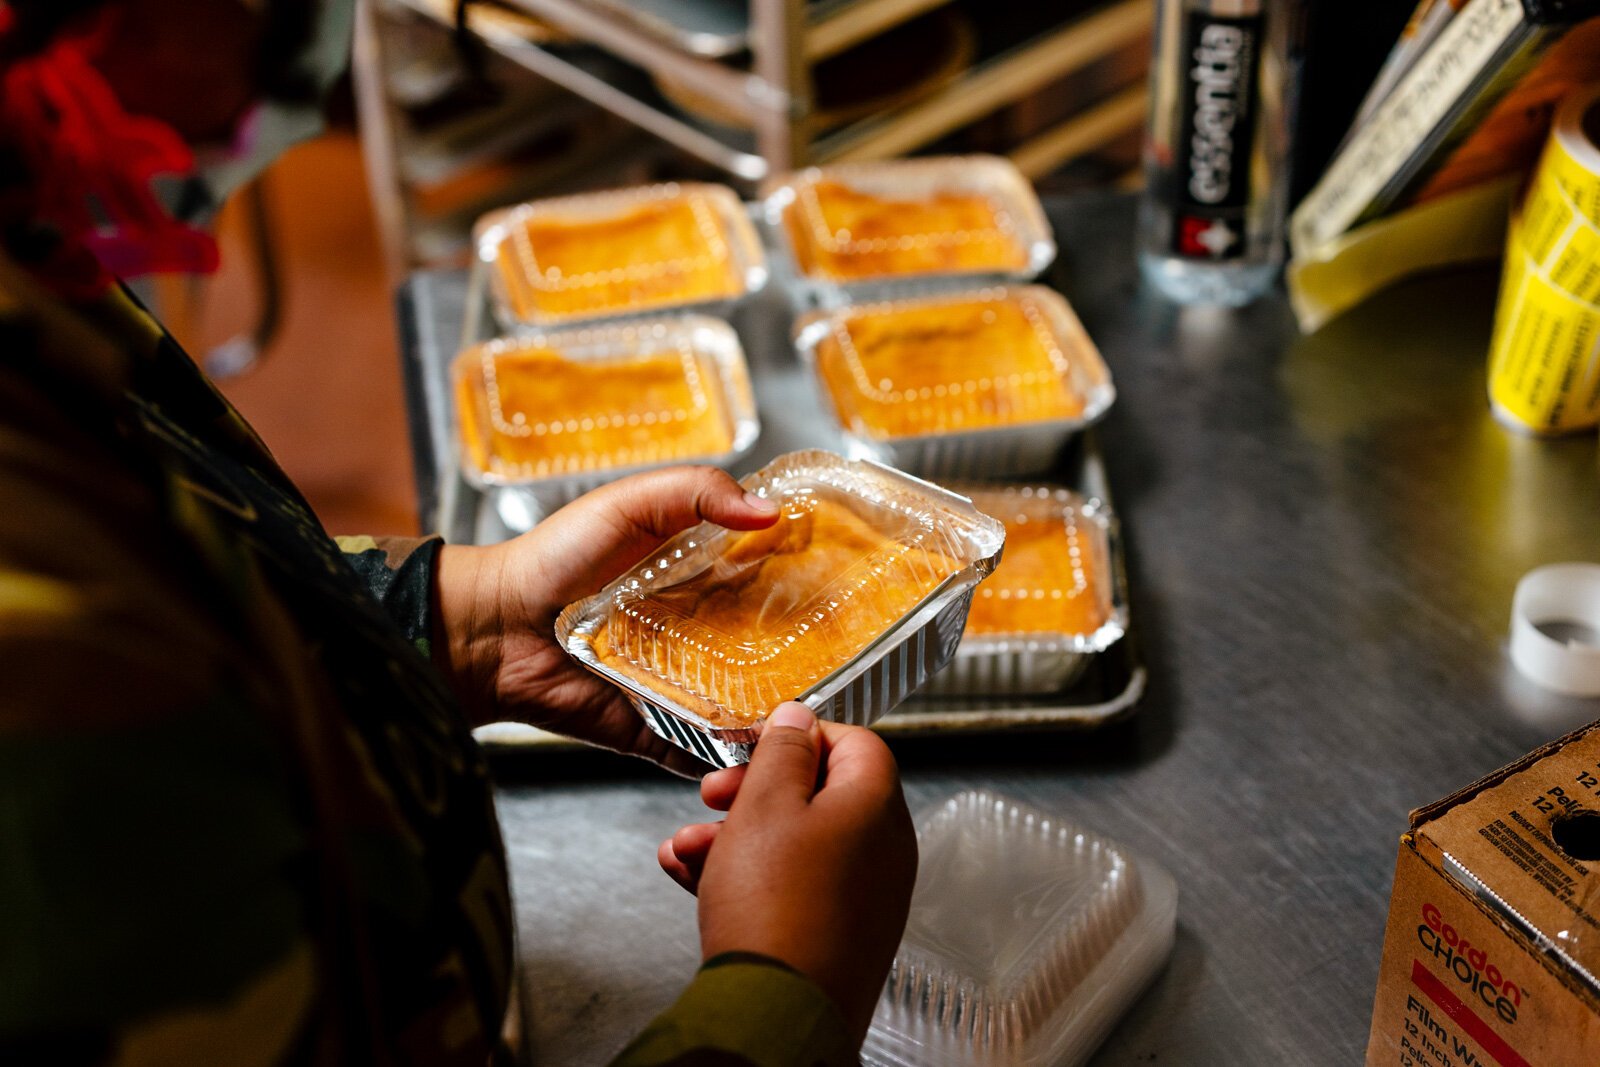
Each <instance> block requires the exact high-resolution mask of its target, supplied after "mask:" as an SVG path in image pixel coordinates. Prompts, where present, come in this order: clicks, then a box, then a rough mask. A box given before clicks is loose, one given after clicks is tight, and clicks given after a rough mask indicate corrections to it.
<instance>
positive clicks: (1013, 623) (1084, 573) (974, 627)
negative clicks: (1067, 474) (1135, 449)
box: [922, 486, 1128, 697]
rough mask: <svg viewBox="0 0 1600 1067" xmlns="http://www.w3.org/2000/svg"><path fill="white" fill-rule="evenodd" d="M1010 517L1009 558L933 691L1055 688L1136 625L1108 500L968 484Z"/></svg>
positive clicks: (1004, 692)
mask: <svg viewBox="0 0 1600 1067" xmlns="http://www.w3.org/2000/svg"><path fill="white" fill-rule="evenodd" d="M958 491H960V492H963V493H967V494H968V495H969V496H970V497H971V499H972V503H973V506H975V507H976V508H977V509H978V510H979V511H982V512H983V513H984V514H986V515H990V516H993V517H994V518H996V519H999V520H1000V521H1001V522H1002V523H1004V524H1005V528H1006V557H1005V562H1004V563H1002V564H1000V566H998V567H997V568H995V572H994V574H993V575H992V576H990V578H989V580H988V581H986V582H984V583H983V585H981V586H980V587H979V588H978V591H977V592H976V593H975V594H974V595H973V599H972V610H971V612H969V613H968V615H967V627H966V631H965V633H964V634H963V636H962V638H961V646H960V647H959V648H958V649H956V654H955V656H954V658H952V659H951V661H950V663H949V665H948V666H946V667H945V669H944V670H942V671H940V672H939V673H938V674H937V675H935V676H934V677H933V678H932V679H930V680H929V682H928V684H927V686H925V687H924V688H923V690H922V695H924V696H995V697H1002V696H1013V695H1017V696H1023V695H1035V694H1041V693H1054V692H1059V691H1060V690H1062V689H1065V688H1066V687H1067V686H1069V685H1071V684H1072V683H1073V682H1074V681H1076V680H1077V678H1078V676H1079V675H1080V674H1081V673H1082V672H1083V669H1084V667H1085V666H1087V665H1088V663H1089V660H1090V658H1091V657H1093V656H1094V655H1095V654H1096V653H1099V652H1104V651H1105V650H1106V649H1108V648H1110V647H1111V646H1112V645H1114V644H1115V643H1116V642H1118V641H1120V640H1121V639H1122V637H1123V635H1124V634H1125V633H1126V632H1127V628H1128V606H1127V591H1126V589H1125V588H1124V586H1123V582H1122V576H1121V574H1120V573H1119V572H1118V571H1117V569H1116V566H1115V563H1114V559H1115V556H1114V553H1113V552H1112V548H1111V546H1112V538H1113V536H1114V534H1115V526H1116V520H1115V518H1114V517H1113V516H1112V515H1111V513H1110V510H1109V509H1108V508H1106V506H1105V505H1104V504H1101V503H1100V502H1098V501H1094V500H1086V499H1084V498H1083V497H1081V496H1079V495H1078V494H1077V493H1074V492H1072V491H1070V490H1067V489H1061V488H1057V487H1053V486H968V487H958Z"/></svg>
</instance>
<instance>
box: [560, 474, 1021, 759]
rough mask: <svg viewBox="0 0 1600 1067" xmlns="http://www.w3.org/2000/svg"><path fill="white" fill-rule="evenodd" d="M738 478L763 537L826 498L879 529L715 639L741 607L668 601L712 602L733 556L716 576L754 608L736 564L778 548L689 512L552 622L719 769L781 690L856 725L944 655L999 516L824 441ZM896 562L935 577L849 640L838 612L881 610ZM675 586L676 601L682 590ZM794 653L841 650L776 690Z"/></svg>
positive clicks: (751, 734)
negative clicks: (816, 672) (684, 607)
mask: <svg viewBox="0 0 1600 1067" xmlns="http://www.w3.org/2000/svg"><path fill="white" fill-rule="evenodd" d="M741 484H743V485H744V486H745V487H746V488H747V489H749V490H751V491H752V492H756V493H759V494H761V495H763V496H766V497H768V498H769V499H773V500H776V501H778V502H779V503H780V504H781V505H782V506H783V508H784V516H785V517H784V518H783V519H780V522H779V526H777V527H774V528H773V530H772V534H773V536H772V537H769V538H766V541H767V542H770V543H771V544H774V545H779V544H788V543H789V538H791V537H792V536H797V535H792V534H790V533H788V532H784V533H782V535H781V536H779V535H778V534H779V531H782V530H786V529H787V528H786V527H785V524H786V523H791V522H792V523H795V524H796V525H795V526H794V527H793V529H796V530H799V529H801V528H802V524H805V523H808V522H809V523H812V524H813V526H812V527H807V528H808V529H810V528H814V529H821V527H822V525H823V523H824V518H823V516H824V515H825V512H823V511H822V510H820V509H821V508H822V507H824V506H830V507H831V506H838V507H845V508H848V509H849V510H850V518H849V520H848V521H849V523H850V524H851V526H852V527H853V528H855V529H860V528H863V527H865V528H876V529H878V531H879V533H880V534H881V538H880V540H881V544H882V546H884V547H882V548H881V550H880V549H879V548H878V547H873V548H872V549H871V550H870V551H868V552H866V554H855V555H848V554H847V555H845V556H840V557H837V565H835V560H836V557H835V556H831V555H830V556H827V557H818V558H821V559H824V562H825V565H823V566H821V567H820V568H816V569H814V570H813V571H812V572H807V571H805V570H804V569H803V568H802V569H800V570H795V571H790V572H788V573H794V574H803V573H812V574H813V575H814V576H813V577H811V578H808V579H806V581H810V582H812V583H814V584H812V585H810V586H807V587H805V588H799V587H796V586H785V587H784V588H785V589H786V590H788V591H790V592H792V595H786V596H785V597H782V598H779V599H782V600H783V601H784V604H783V605H782V606H781V607H778V608H774V609H773V611H772V614H771V617H770V619H769V620H768V621H767V622H750V623H748V624H741V625H745V626H746V628H745V629H744V630H742V631H741V632H739V633H738V634H735V635H732V636H729V634H728V633H727V632H726V631H725V630H719V629H717V628H716V627H722V626H723V625H724V622H725V617H726V616H727V615H728V614H729V613H738V612H739V611H740V610H741V609H740V608H739V606H738V604H737V603H735V604H734V605H733V606H732V607H725V608H724V609H723V610H722V612H721V614H710V615H706V616H704V617H702V618H699V619H696V618H692V617H691V616H690V615H689V614H685V613H681V612H680V608H679V607H676V606H674V605H676V604H681V603H688V602H689V601H690V599H693V598H699V599H695V600H694V601H693V602H694V603H695V604H704V603H709V602H711V598H712V597H715V596H718V595H721V589H719V587H718V586H717V585H716V584H715V582H716V581H718V580H720V579H719V578H718V575H720V574H722V573H723V571H724V570H725V569H727V568H729V567H732V568H735V570H734V571H732V572H731V573H734V574H736V575H738V581H737V583H734V584H733V585H731V586H724V587H722V588H728V587H734V588H737V589H739V590H740V593H739V594H738V595H740V596H745V597H747V598H749V599H750V601H751V602H752V603H754V604H755V605H756V609H755V610H756V612H757V617H760V616H759V613H760V612H761V611H765V606H766V604H767V603H768V602H770V601H771V600H772V599H773V598H772V594H771V592H770V591H768V590H759V586H758V584H757V583H758V582H759V581H760V579H759V578H757V579H755V580H753V581H749V582H747V581H746V577H745V575H746V573H747V572H743V571H738V570H737V568H748V567H752V566H754V567H758V568H759V567H764V566H767V565H768V561H770V560H774V559H779V558H781V551H782V550H771V552H770V554H769V555H762V554H760V552H758V551H757V550H754V549H752V548H751V547H750V546H751V544H753V543H754V542H753V541H752V539H751V538H752V536H753V535H739V534H736V533H733V532H731V531H727V530H723V529H721V528H720V527H716V526H712V525H710V524H706V523H702V524H701V525H699V526H696V527H694V528H693V529H691V530H687V531H685V532H684V533H682V534H679V535H678V536H677V537H675V538H673V539H672V540H670V541H668V542H667V543H666V544H664V545H663V546H662V547H661V549H660V550H659V551H658V552H656V553H654V554H653V555H652V557H651V558H650V559H647V560H645V561H644V562H642V563H640V564H639V565H637V566H636V567H634V568H633V569H632V570H630V571H629V572H628V573H626V574H624V575H622V576H621V577H620V578H618V579H617V580H616V581H614V582H612V583H611V584H610V585H608V586H607V587H606V588H605V589H603V590H601V591H600V593H598V594H597V595H595V596H593V597H589V598H587V599H585V600H582V601H579V602H577V603H575V604H572V605H569V606H568V607H567V608H566V610H564V611H563V612H562V613H561V615H560V617H559V618H557V620H556V625H555V636H556V640H557V641H558V643H560V645H561V646H562V647H563V648H564V649H566V650H567V652H568V653H569V654H570V655H572V656H573V657H574V658H575V659H577V660H578V661H579V662H580V663H582V664H583V665H584V666H585V667H587V668H588V669H590V670H592V671H594V672H595V673H596V674H599V675H600V676H602V677H604V678H607V679H609V680H610V681H612V682H614V683H615V684H616V685H618V686H619V687H620V688H622V689H623V691H624V692H626V693H627V694H628V696H629V697H630V699H631V700H632V701H633V703H634V705H635V706H636V707H637V708H638V709H639V712H640V714H641V715H642V716H643V717H644V719H645V722H646V723H647V724H648V725H649V726H650V728H651V729H653V730H654V731H656V732H657V733H658V734H660V735H661V736H662V737H665V738H666V739H667V740H669V741H671V742H672V743H674V744H676V745H678V746H679V747H681V748H684V749H686V750H687V751H689V752H692V753H693V754H695V755H696V756H699V757H700V758H701V759H703V760H705V761H706V762H708V763H711V764H713V765H716V766H723V767H726V766H733V765H736V764H739V763H743V762H746V761H747V760H748V759H749V758H750V752H751V750H752V748H753V747H754V745H755V742H756V740H757V738H758V737H759V736H760V732H761V722H762V720H763V719H764V718H765V716H766V714H767V713H768V712H770V711H771V710H772V708H773V707H776V705H777V704H778V703H780V702H781V701H782V700H785V699H794V700H800V701H803V702H804V703H806V704H808V705H810V707H811V708H812V709H813V710H814V711H815V712H816V713H817V715H818V717H819V718H823V719H828V720H832V721H835V722H845V723H852V724H855V725H862V726H865V725H868V724H870V723H872V722H873V721H875V720H877V719H878V718H880V717H881V716H883V715H884V714H886V713H887V712H889V711H890V710H891V709H892V708H894V706H895V705H897V704H898V703H900V701H901V700H903V699H905V697H906V696H908V695H909V694H910V693H911V692H913V691H914V690H916V689H917V688H918V687H919V686H921V685H922V684H923V683H924V682H925V681H926V680H927V679H928V678H929V677H931V676H932V675H933V674H935V673H937V672H938V671H939V669H940V668H942V667H943V666H944V665H945V664H947V663H948V662H949V661H950V659H951V657H952V656H954V655H955V651H956V647H957V645H959V644H960V641H961V632H962V630H963V629H964V627H965V625H966V618H967V610H968V608H969V607H970V605H971V601H972V590H973V588H974V587H975V586H976V585H977V584H978V582H979V581H981V580H982V579H983V578H984V577H986V576H987V575H988V574H989V573H991V572H992V571H993V569H994V567H995V565H996V564H997V563H998V562H999V560H1000V554H1001V549H1002V547H1003V545H1004V542H1005V528H1004V527H1003V526H1002V525H1001V524H1000V523H999V522H998V521H996V520H994V519H992V518H990V517H989V516H987V515H984V514H983V513H981V512H980V511H978V510H977V509H976V508H974V507H973V506H972V504H971V502H970V501H969V500H967V499H966V498H965V497H961V496H957V495H956V494H954V493H950V492H948V491H946V490H943V489H940V488H938V487H936V486H932V485H929V484H928V483H926V482H923V481H920V480H918V479H916V478H913V477H911V476H909V475H906V474H904V473H902V472H900V471H896V470H891V469H889V468H885V467H883V466H881V465H879V464H876V463H871V462H853V461H849V460H845V459H843V458H841V457H839V456H836V455H834V454H833V453H830V452H823V451H819V450H809V451H803V452H792V453H789V454H788V455H784V456H779V457H778V458H777V459H775V460H773V461H772V462H771V463H769V464H768V465H767V466H765V467H763V468H762V469H761V470H759V471H757V472H755V473H754V474H751V475H749V476H747V477H746V478H744V479H743V480H742V482H741ZM830 500H831V501H835V502H842V503H836V504H829V503H828V501H830ZM808 516H809V518H808ZM827 521H828V522H832V521H833V520H832V519H829V520H827ZM838 528H839V529H843V528H844V527H843V526H840V527H838ZM843 543H845V542H844V541H843V540H840V541H838V542H835V544H843ZM819 544H820V545H821V548H820V549H819V548H818V545H819ZM817 550H821V551H831V549H830V548H829V546H828V545H827V544H825V543H822V542H819V541H810V542H808V543H807V547H806V548H805V549H803V550H801V554H800V555H797V556H793V557H790V558H799V559H802V560H803V553H804V552H808V551H817ZM761 551H768V550H766V549H762V550H761ZM850 551H851V552H852V553H854V552H855V551H856V550H855V549H854V548H852V549H851V550H850ZM918 553H923V554H924V555H922V556H918V555H917V554H918ZM922 559H926V560H929V561H937V562H936V563H928V564H927V565H926V567H925V568H924V569H921V570H917V568H923V567H924V565H923V564H922V563H921V562H918V561H919V560H922ZM730 560H732V561H734V562H732V563H730V562H729V561H730ZM774 566H777V564H774ZM896 567H899V568H902V569H904V573H906V574H910V573H912V571H913V570H915V571H916V573H919V574H922V575H924V576H925V581H923V582H921V583H919V585H927V583H934V584H931V587H930V588H928V591H927V592H926V593H924V594H923V595H922V597H921V599H920V600H918V601H917V602H916V603H915V604H914V605H912V606H910V607H909V608H908V609H905V610H903V611H900V612H899V613H898V614H894V615H893V616H892V617H891V618H888V621H887V622H885V623H884V624H883V626H882V629H881V631H879V632H878V633H877V636H875V637H873V638H872V639H871V640H869V641H867V642H866V643H865V644H864V645H859V638H858V637H855V636H853V635H854V634H856V633H859V629H860V627H859V625H852V619H851V617H850V616H849V614H848V613H849V612H851V611H863V612H865V611H879V612H880V613H881V612H882V611H883V610H885V608H884V607H883V605H885V604H888V603H890V602H889V601H887V600H880V599H878V598H879V597H880V595H882V594H880V592H879V591H878V590H879V585H876V584H874V583H883V584H882V588H883V589H899V590H901V593H902V595H903V590H904V585H903V583H901V584H897V583H896V574H898V573H900V572H898V571H895V570H893V568H896ZM775 573H782V572H775ZM940 575H942V577H940ZM772 580H773V581H777V580H778V579H772ZM686 590H687V591H688V593H689V599H686V598H685V597H684V595H683V594H684V591H686ZM708 590H709V592H708ZM748 590H759V591H758V592H754V593H752V592H748ZM675 598H676V599H675ZM763 598H766V599H765V600H763ZM718 603H722V604H726V603H727V602H726V601H719V602H718ZM874 605H877V606H876V607H875V606H874ZM697 610H698V609H697ZM870 617H872V618H874V619H876V618H877V617H878V616H870ZM708 619H709V620H710V621H709V622H707V621H706V620H708ZM859 619H860V616H856V617H855V620H854V621H855V622H856V623H859ZM608 627H610V628H611V629H610V630H607V628H608ZM605 642H609V645H608V647H609V648H611V649H612V650H613V652H612V654H611V655H610V656H609V657H607V656H603V655H602V654H601V653H600V652H599V651H598V650H597V645H600V644H602V643H605ZM791 649H794V650H796V652H793V653H792V652H790V651H789V650H791ZM796 653H798V654H800V655H802V656H811V657H813V658H811V659H810V660H804V659H802V662H810V663H816V662H821V660H819V659H817V658H816V657H818V656H819V655H820V656H825V657H828V658H829V660H830V661H833V660H837V659H838V658H839V657H847V658H843V659H842V661H841V662H838V665H837V666H834V667H832V668H831V669H829V670H828V671H827V673H826V674H824V675H822V676H821V677H820V678H818V679H817V680H815V681H814V682H812V683H811V684H809V685H807V686H806V687H804V688H803V689H802V690H800V691H796V692H788V691H785V690H784V689H783V686H784V685H785V684H786V683H784V682H782V681H781V677H783V675H781V674H780V673H779V672H780V671H781V670H784V669H787V668H786V667H785V664H787V663H790V662H793V659H792V658H791V659H784V658H783V657H784V656H790V657H792V656H793V655H795V654H796ZM741 656H744V657H746V658H743V659H741V658H740V657H741ZM623 657H627V658H623ZM762 657H765V658H762ZM752 664H755V666H751V665H752ZM775 678H776V679H780V680H778V681H772V679H775ZM730 694H732V695H730ZM741 701H742V703H741ZM735 705H738V706H735Z"/></svg>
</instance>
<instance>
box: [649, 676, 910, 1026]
mask: <svg viewBox="0 0 1600 1067" xmlns="http://www.w3.org/2000/svg"><path fill="white" fill-rule="evenodd" d="M819 770H820V774H819ZM701 793H702V796H703V797H704V798H705V800H706V802H707V803H708V804H709V805H710V806H711V807H713V808H717V809H719V810H724V811H727V812H728V817H727V819H726V820H725V821H724V822H721V823H698V824H695V825H692V826H686V827H684V828H683V829H682V830H679V831H678V833H676V834H675V835H673V837H672V838H670V839H669V840H667V841H665V842H663V843H662V845H661V850H660V854H659V857H658V858H659V859H660V861H661V866H662V868H663V869H664V870H666V872H667V873H668V874H670V875H671V876H672V877H673V878H674V879H676V880H677V881H678V882H680V883H681V884H682V885H684V887H685V888H687V889H689V890H690V891H691V892H697V893H698V895H699V898H700V948H701V953H702V958H703V959H708V960H709V959H711V958H712V957H714V956H718V955H721V954H722V953H724V952H755V953H760V954H761V955H765V956H771V957H772V958H774V959H777V960H781V961H782V962H784V963H786V964H788V965H789V966H791V967H793V968H794V969H795V970H797V971H799V972H800V973H801V974H803V975H805V976H806V977H808V978H810V979H811V980H812V981H814V982H816V983H817V985H819V986H820V987H821V988H822V990H823V991H824V992H825V993H827V994H828V995H829V996H830V997H832V998H833V1001H834V1003H835V1004H837V1005H838V1006H839V1009H840V1011H841V1012H842V1013H843V1015H844V1018H845V1022H846V1024H847V1025H848V1026H849V1027H850V1028H851V1032H852V1035H853V1037H854V1040H855V1041H856V1042H857V1043H858V1044H859V1043H860V1041H861V1039H862V1038H864V1037H865V1036H866V1032H867V1025H868V1024H869V1023H870V1022H871V1020H872V1012H873V1009H874V1007H875V1006H876V1004H877V1001H878V994H879V993H880V992H881V991H882V989H883V981H884V978H885V977H886V976H887V975H888V973H889V964H890V963H891V962H892V961H893V960H894V952H895V948H896V947H897V946H898V945H899V944H900V935H901V933H902V932H903V931H904V929H905V923H906V913H907V911H908V910H909V908H910V903H911V887H912V883H913V882H914V881H915V880H916V873H917V839H916V834H915V832H914V831H913V830H912V826H911V816H910V814H909V813H908V812H907V810H906V802H905V796H904V794H903V793H902V792H901V791H900V776H899V772H898V771H897V769H896V767H895V762H894V757H893V756H892V755H890V753H889V748H888V746H887V745H885V744H884V743H883V740H882V739H881V738H879V737H878V736H877V735H876V734H874V733H873V732H872V731H870V730H867V729H864V728H862V727H859V726H843V725H840V724H838V723H819V722H818V721H817V719H816V717H815V716H814V715H813V714H812V713H811V709H810V708H808V707H806V706H805V705H804V704H797V703H789V704H782V705H779V707H778V709H777V710H776V711H774V712H773V713H772V715H771V716H770V717H769V718H768V719H767V721H766V725H765V727H764V728H763V730H762V733H761V740H760V741H759V742H758V743H757V744H756V748H755V753H754V755H753V757H752V758H751V760H750V763H749V765H748V766H747V767H743V768H736V769H734V770H730V771H718V772H714V773H713V774H710V775H707V776H706V778H705V780H704V782H703V783H702V787H701Z"/></svg>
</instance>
